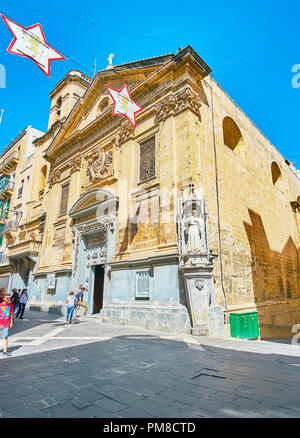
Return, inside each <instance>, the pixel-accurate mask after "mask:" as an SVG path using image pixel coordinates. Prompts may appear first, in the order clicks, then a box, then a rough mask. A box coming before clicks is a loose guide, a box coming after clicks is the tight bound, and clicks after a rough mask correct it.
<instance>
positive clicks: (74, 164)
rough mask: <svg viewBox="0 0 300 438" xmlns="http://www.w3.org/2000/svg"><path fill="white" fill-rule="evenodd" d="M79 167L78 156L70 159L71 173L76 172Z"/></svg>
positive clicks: (79, 160) (79, 159)
mask: <svg viewBox="0 0 300 438" xmlns="http://www.w3.org/2000/svg"><path fill="white" fill-rule="evenodd" d="M80 167H81V158H80V157H79V156H77V157H74V158H72V160H71V161H70V168H71V173H74V172H77V170H80Z"/></svg>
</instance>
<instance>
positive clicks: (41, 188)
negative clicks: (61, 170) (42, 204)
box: [39, 164, 48, 195]
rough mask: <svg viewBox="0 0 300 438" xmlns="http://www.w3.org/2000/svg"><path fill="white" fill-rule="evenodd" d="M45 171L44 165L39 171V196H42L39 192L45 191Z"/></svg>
mask: <svg viewBox="0 0 300 438" xmlns="http://www.w3.org/2000/svg"><path fill="white" fill-rule="evenodd" d="M47 170H48V168H47V166H46V164H45V165H44V166H43V167H42V169H41V174H40V190H39V192H40V195H42V194H43V193H41V192H44V189H45V186H46V179H47Z"/></svg>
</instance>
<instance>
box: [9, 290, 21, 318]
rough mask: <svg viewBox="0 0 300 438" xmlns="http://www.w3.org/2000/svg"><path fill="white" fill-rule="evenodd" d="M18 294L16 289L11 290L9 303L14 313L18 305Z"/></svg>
mask: <svg viewBox="0 0 300 438" xmlns="http://www.w3.org/2000/svg"><path fill="white" fill-rule="evenodd" d="M19 299H20V297H19V294H18V292H17V289H16V288H15V287H14V288H13V290H12V296H11V297H10V303H11V305H12V306H13V308H14V312H15V310H16V309H17V307H18V305H19Z"/></svg>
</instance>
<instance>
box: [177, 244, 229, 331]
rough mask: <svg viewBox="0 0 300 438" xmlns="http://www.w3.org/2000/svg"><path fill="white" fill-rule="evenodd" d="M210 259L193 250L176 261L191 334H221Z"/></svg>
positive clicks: (221, 320) (220, 322)
mask: <svg viewBox="0 0 300 438" xmlns="http://www.w3.org/2000/svg"><path fill="white" fill-rule="evenodd" d="M214 258H215V256H213V255H211V254H209V255H208V254H207V253H200V252H197V253H194V254H188V255H186V256H184V257H183V259H182V261H181V263H180V268H179V269H180V273H181V275H182V277H183V280H184V284H185V291H186V296H187V302H188V307H189V310H190V318H191V322H192V330H191V332H192V335H193V336H212V337H222V336H224V330H225V329H224V312H223V309H222V308H221V307H220V306H218V305H216V304H215V303H214V283H213V260H214Z"/></svg>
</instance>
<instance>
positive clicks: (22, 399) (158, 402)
mask: <svg viewBox="0 0 300 438" xmlns="http://www.w3.org/2000/svg"><path fill="white" fill-rule="evenodd" d="M9 351H10V352H11V353H12V356H11V357H5V356H3V355H1V354H0V356H1V360H0V373H1V377H2V378H1V383H0V394H1V397H0V417H21V418H24V417H31V418H39V417H45V418H59V417H64V418H65V417H73V418H76V417H78V418H89V417H97V418H140V417H145V418H153V417H157V418H168V417H169V418H197V417H209V418H214V417H281V418H288V417H300V345H299V346H297V345H290V344H288V343H282V342H281V343H276V342H266V341H240V340H235V339H228V340H215V339H207V338H201V339H196V338H193V337H191V336H176V335H174V336H171V335H170V334H166V333H157V332H150V331H146V330H143V329H140V328H135V327H130V328H128V327H122V326H115V325H109V324H100V323H99V321H98V320H97V319H95V318H91V317H80V321H79V322H78V323H76V324H72V325H70V324H66V323H65V320H64V318H63V317H61V316H58V315H54V314H48V313H43V312H32V311H26V313H25V315H24V319H23V320H15V325H14V328H13V329H12V330H11V336H10V337H9Z"/></svg>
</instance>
